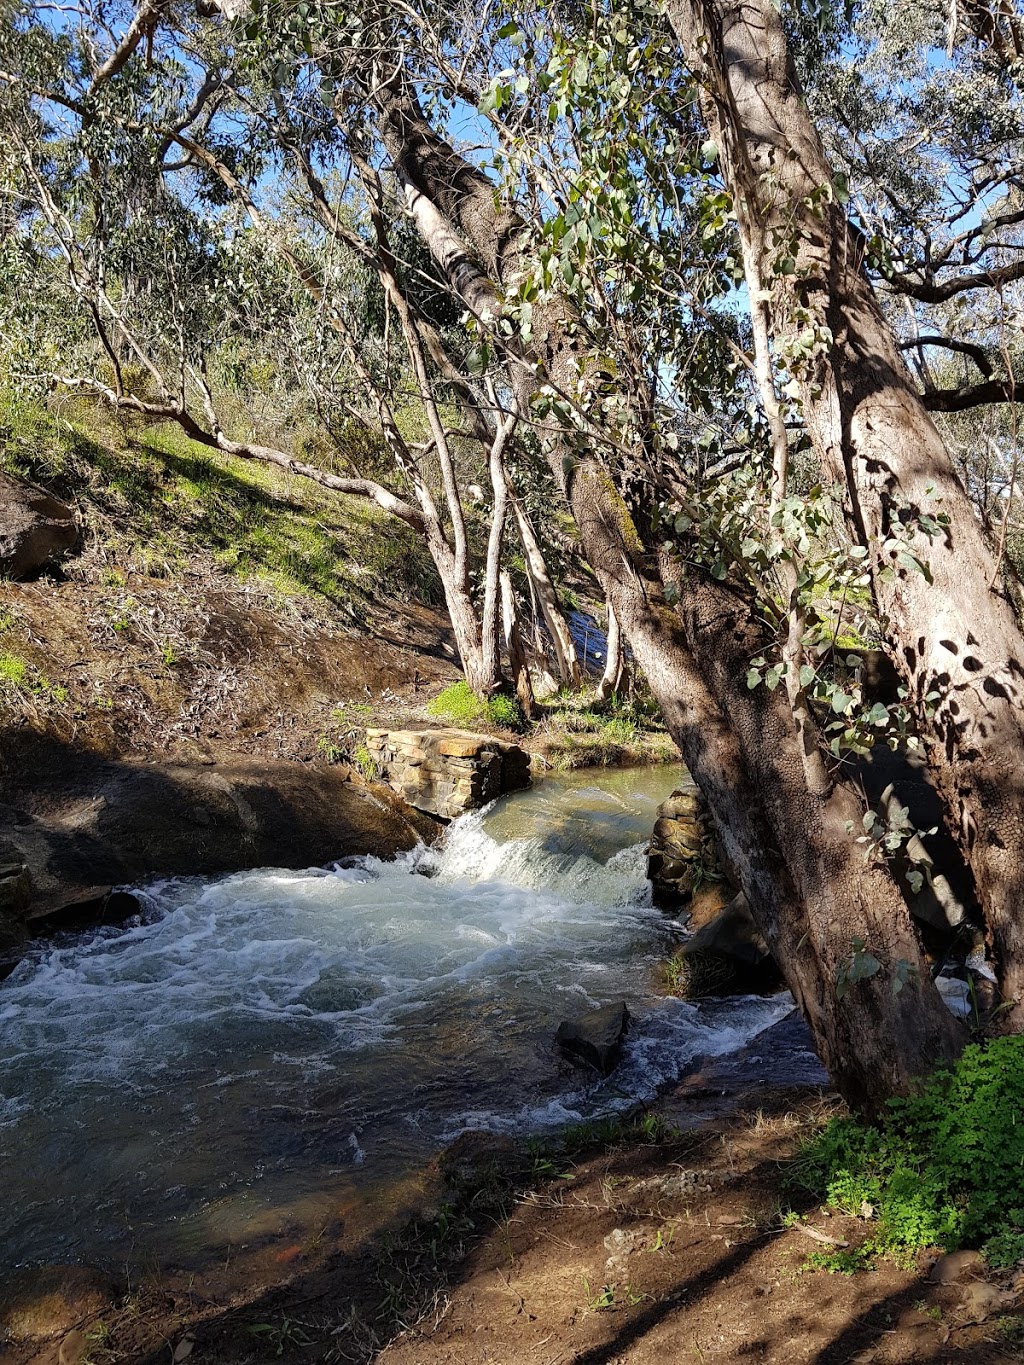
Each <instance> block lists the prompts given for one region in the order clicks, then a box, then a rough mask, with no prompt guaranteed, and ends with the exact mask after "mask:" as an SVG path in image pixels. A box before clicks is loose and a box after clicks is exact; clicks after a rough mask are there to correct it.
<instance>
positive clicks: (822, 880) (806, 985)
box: [375, 80, 961, 1109]
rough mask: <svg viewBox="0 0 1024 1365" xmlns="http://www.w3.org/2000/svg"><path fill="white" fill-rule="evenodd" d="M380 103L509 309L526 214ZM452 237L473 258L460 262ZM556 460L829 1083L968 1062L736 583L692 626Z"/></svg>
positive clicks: (857, 1089)
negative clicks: (811, 774) (767, 674)
mask: <svg viewBox="0 0 1024 1365" xmlns="http://www.w3.org/2000/svg"><path fill="white" fill-rule="evenodd" d="M375 98H378V99H379V104H378V107H379V111H380V115H381V125H382V129H383V133H384V138H385V142H386V145H387V147H388V151H389V153H390V155H391V156H392V158H393V160H394V162H395V164H396V166H397V167H398V168H399V174H400V175H401V176H403V177H404V178H405V179H406V180H407V181H411V182H412V183H414V184H415V188H416V192H417V193H418V194H420V195H422V196H424V197H425V198H426V199H428V200H429V201H430V202H431V203H432V204H434V205H435V206H436V205H438V204H441V205H443V207H444V212H445V214H446V215H447V216H448V218H449V219H450V222H448V223H447V224H446V225H445V231H444V233H443V235H442V238H441V240H440V241H439V242H437V243H434V242H432V240H431V235H430V232H429V231H428V232H427V234H426V235H425V237H424V240H425V243H426V245H427V247H428V248H430V249H431V250H434V253H435V258H436V259H437V260H438V261H439V262H441V263H442V264H445V262H446V261H448V260H450V259H454V260H457V263H458V269H457V271H456V270H455V269H452V270H451V271H450V274H449V279H450V282H451V284H452V287H453V289H454V290H456V291H459V290H463V289H465V290H467V293H466V294H464V295H462V297H463V298H464V299H465V300H466V301H467V302H468V301H469V300H470V299H471V300H472V306H473V307H474V310H475V311H477V312H478V313H481V312H482V311H483V310H486V311H487V312H488V313H493V314H494V315H495V316H496V315H497V311H498V300H497V294H496V292H495V290H494V287H493V285H492V286H491V289H490V295H489V296H488V292H487V287H488V284H489V282H488V281H487V279H486V277H485V276H484V275H483V272H481V271H480V270H479V269H475V270H474V268H473V263H472V255H473V254H475V255H476V257H477V259H478V260H481V261H484V262H490V268H491V269H492V271H493V272H494V278H495V279H496V280H497V281H498V282H499V283H501V284H502V285H503V286H504V287H506V288H507V287H509V286H510V284H511V283H512V282H513V281H514V279H515V277H516V275H517V273H518V272H519V271H520V269H521V268H522V264H523V261H522V258H521V255H520V252H521V251H522V249H523V248H522V245H521V238H522V233H521V229H519V230H517V227H516V220H515V219H514V216H513V215H511V214H509V213H508V212H505V211H503V210H502V209H501V207H500V205H498V204H497V202H496V199H495V195H494V192H493V188H492V187H491V186H490V184H489V182H488V181H487V180H486V178H485V177H483V176H482V175H481V173H480V172H478V171H477V170H476V169H475V168H474V167H472V166H470V165H469V164H468V163H467V162H465V161H463V160H462V159H461V158H460V157H459V156H458V155H457V154H456V153H455V152H454V150H453V149H452V148H451V147H450V146H449V145H448V144H447V143H444V142H443V141H442V140H441V139H439V138H438V137H437V136H436V135H435V134H434V133H433V130H432V129H431V128H430V126H429V124H427V122H426V120H425V118H424V117H423V114H422V111H421V110H420V108H419V105H418V102H417V101H416V99H415V95H414V94H413V93H412V92H411V90H410V89H409V88H408V86H407V85H405V84H404V83H403V82H402V81H401V80H398V81H396V82H393V83H392V84H391V85H390V86H388V87H386V88H382V89H380V90H378V92H377V93H376V95H375ZM417 221H418V222H421V221H422V222H425V223H426V222H429V221H431V219H430V216H429V215H423V216H422V219H420V218H418V219H417ZM453 228H454V229H455V230H456V231H457V232H460V233H462V234H463V235H464V236H465V237H466V238H468V241H469V243H470V245H471V247H472V249H473V252H472V253H470V252H468V251H462V252H458V251H454V252H453V237H452V231H453ZM469 276H471V281H470V285H467V278H468V277H469ZM560 316H561V315H560V312H559V308H558V306H557V305H556V307H555V308H554V309H553V310H552V312H551V315H550V316H546V317H545V318H544V319H543V320H540V319H538V317H537V311H536V310H535V315H534V321H535V335H541V336H543V337H544V338H545V343H544V346H543V349H542V350H540V351H539V353H535V354H532V355H530V356H528V357H524V359H526V360H528V361H529V364H522V365H519V364H516V363H515V361H514V358H513V365H512V370H513V383H514V384H515V385H518V386H519V388H520V402H521V403H522V404H525V403H528V401H529V398H530V396H531V395H532V393H533V391H534V389H535V388H536V387H537V386H538V385H539V383H540V382H543V376H544V375H547V376H548V377H549V378H550V381H551V382H552V383H554V384H555V385H556V386H557V387H558V388H560V389H562V390H563V391H569V392H573V391H575V386H576V384H577V381H578V378H579V374H578V368H577V364H576V358H575V350H574V343H573V340H572V339H571V336H570V335H569V330H568V329H567V328H563V327H562V326H561V325H560ZM538 324H540V325H538ZM550 464H551V468H552V472H553V474H554V476H555V478H556V480H557V481H558V483H559V484H560V486H561V487H562V489H563V491H564V493H565V496H566V498H567V501H568V503H569V506H570V509H571V510H572V513H573V516H574V517H575V520H576V524H577V526H578V528H579V532H580V537H581V541H582V544H583V548H584V551H585V553H586V555H587V558H588V560H589V562H590V564H591V566H592V568H593V569H594V571H595V573H596V574H597V576H598V579H599V581H600V582H601V585H602V587H603V588H604V591H605V593H606V595H607V599H608V601H609V603H610V604H611V606H612V608H613V610H614V611H615V613H616V615H617V617H618V618H619V621H620V623H621V626H622V629H623V631H624V632H625V634H626V636H627V638H628V640H629V642H630V646H631V648H632V650H633V653H634V656H635V658H636V660H637V662H638V664H639V665H640V666H641V667H642V668H643V670H644V672H645V674H646V675H647V677H648V679H649V681H650V684H651V687H652V690H653V691H654V693H655V695H656V696H657V698H658V700H659V703H660V704H661V707H662V711H663V714H664V716H665V721H666V724H667V726H668V728H669V731H670V733H671V734H672V736H673V738H674V739H675V741H676V743H677V744H678V745H679V747H680V750H681V752H682V754H683V758H684V760H685V761H686V763H687V766H688V767H689V768H690V771H691V773H692V774H693V777H694V779H695V780H696V782H697V784H698V786H699V787H700V788H701V790H702V792H703V793H704V795H705V797H706V798H707V800H708V805H709V808H710V810H711V813H712V816H713V819H714V822H715V826H716V831H717V833H718V837H719V841H720V846H721V849H722V853H723V856H724V859H725V861H726V863H727V864H728V865H729V866H731V868H732V869H733V870H734V872H735V873H736V874H737V875H738V877H739V880H740V884H741V885H742V887H743V889H744V891H745V893H746V895H747V899H748V901H749V903H750V907H751V911H752V913H753V915H754V918H755V920H756V922H757V924H758V926H759V928H760V929H761V932H762V933H763V934H764V936H765V938H766V940H767V941H768V943H769V944H770V946H771V947H772V950H773V952H774V953H775V956H776V959H777V961H778V963H779V966H780V968H781V969H782V972H783V974H784V976H785V978H786V981H787V983H788V984H789V986H790V988H791V989H792V991H793V993H794V996H795V997H796V999H797V1000H798V1002H799V1003H800V1005H801V1008H802V1009H803V1011H804V1014H805V1017H806V1018H807V1020H808V1022H809V1024H810V1026H811V1029H812V1031H813V1034H814V1038H815V1042H816V1045H817V1046H818V1048H819V1051H820V1053H821V1055H822V1058H823V1060H824V1061H825V1063H826V1065H827V1066H828V1067H829V1070H830V1072H831V1074H832V1075H833V1078H834V1079H835V1081H836V1083H837V1085H838V1086H839V1088H840V1089H841V1090H842V1092H843V1093H844V1095H846V1097H847V1098H848V1099H849V1100H850V1101H851V1102H852V1103H854V1104H856V1105H858V1106H860V1107H863V1108H867V1109H872V1108H875V1107H877V1106H878V1105H880V1104H881V1103H882V1102H883V1101H884V1100H885V1099H886V1098H888V1096H889V1095H891V1094H893V1093H898V1092H905V1091H906V1090H907V1089H909V1088H910V1086H911V1085H912V1083H913V1080H914V1078H915V1077H916V1076H918V1075H920V1074H922V1073H923V1072H925V1071H927V1070H929V1069H930V1067H931V1066H933V1065H934V1064H935V1062H936V1061H937V1060H940V1059H942V1058H947V1057H950V1056H952V1055H954V1054H955V1052H956V1051H957V1049H958V1047H959V1046H960V1042H961V1035H960V1030H959V1026H958V1025H957V1023H956V1022H955V1021H954V1020H953V1019H952V1016H951V1015H950V1014H949V1013H948V1011H947V1010H946V1008H945V1006H944V1004H943V1003H942V1000H941V998H940V997H939V994H938V992H937V990H936V989H935V987H934V984H933V982H932V981H931V977H930V975H929V973H928V971H927V968H926V966H925V964H924V962H923V960H922V957H921V953H920V948H919V945H918V942H917V938H916V935H915V933H914V930H913V926H912V925H911V922H910V917H909V913H908V911H907V908H906V905H905V902H904V901H903V899H902V897H901V895H900V893H899V890H898V888H897V887H896V884H895V882H894V881H893V879H892V877H891V875H890V874H889V872H888V869H887V868H885V867H884V866H874V865H871V864H866V863H864V861H863V858H862V855H861V853H860V850H859V849H858V847H857V846H856V844H854V842H853V840H852V838H851V834H850V831H849V828H848V824H849V822H850V821H851V820H853V821H854V822H855V823H859V817H860V813H861V809H862V808H861V807H860V805H859V803H858V800H857V797H856V795H855V793H853V792H852V791H850V790H849V789H846V788H837V789H834V790H831V791H827V792H825V793H821V794H815V795H812V794H811V793H810V792H809V791H808V789H807V785H806V781H805V777H804V764H803V760H802V756H801V753H800V742H799V739H798V737H797V735H796V731H795V728H794V725H793V720H792V716H791V714H790V713H789V709H788V707H789V702H788V698H787V697H786V694H785V692H784V691H781V690H780V691H776V692H774V693H773V692H769V691H768V690H767V689H758V693H757V695H755V694H753V693H750V692H749V689H746V688H745V685H744V681H743V680H744V677H745V672H746V664H747V663H749V659H750V657H751V653H752V652H758V650H759V648H760V646H761V644H762V643H763V642H762V641H760V640H759V639H757V638H756V630H755V628H754V626H753V624H752V623H751V621H750V620H749V619H743V613H742V610H741V608H740V607H739V606H738V605H737V602H736V599H735V598H734V597H733V595H732V594H731V593H730V592H729V591H728V589H726V588H725V587H724V586H723V585H715V584H714V583H713V582H711V581H710V580H709V581H708V582H707V583H701V584H693V585H688V586H689V587H690V588H691V589H692V591H691V595H690V598H689V599H688V606H687V610H686V613H685V617H684V621H681V620H680V619H679V618H678V617H677V616H676V614H675V613H674V612H672V611H671V610H670V609H669V608H668V607H667V605H666V604H665V602H664V600H663V599H662V597H661V594H660V589H659V587H658V584H657V583H656V582H654V581H652V580H650V579H649V578H648V577H647V576H646V572H645V570H644V568H643V559H642V547H641V544H640V540H639V537H638V535H637V532H636V529H635V527H634V526H633V523H632V519H631V518H630V516H629V513H628V510H627V509H626V507H625V504H624V503H623V502H622V499H621V497H620V496H619V494H618V492H617V490H616V489H615V486H614V484H613V483H612V480H611V479H610V477H609V475H608V474H607V473H606V471H604V470H603V469H602V468H601V467H600V466H599V465H598V464H597V463H596V462H595V461H593V460H592V459H588V458H584V459H580V458H579V452H578V451H577V450H576V449H575V448H574V447H573V445H572V444H571V442H567V444H566V446H565V448H564V449H559V448H558V447H557V445H555V446H553V448H552V450H551V452H550ZM684 622H685V623H684ZM858 945H861V946H862V947H864V948H866V950H867V951H869V952H870V953H872V954H873V959H874V960H877V962H878V964H879V965H878V968H877V970H875V971H873V972H868V971H865V970H864V968H865V967H866V966H867V965H868V959H866V958H863V957H861V958H860V959H859V961H858V957H857V954H858V951H859V949H858ZM844 972H845V973H846V974H847V976H848V977H851V976H852V977H853V978H854V984H851V985H850V988H849V990H848V991H843V990H842V989H841V988H840V983H841V979H842V976H843V973H844ZM904 978H905V980H906V984H905V985H903V987H902V989H899V990H894V985H895V984H896V982H897V981H898V980H900V979H904Z"/></svg>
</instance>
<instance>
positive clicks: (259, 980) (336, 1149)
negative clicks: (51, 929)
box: [0, 766, 791, 1267]
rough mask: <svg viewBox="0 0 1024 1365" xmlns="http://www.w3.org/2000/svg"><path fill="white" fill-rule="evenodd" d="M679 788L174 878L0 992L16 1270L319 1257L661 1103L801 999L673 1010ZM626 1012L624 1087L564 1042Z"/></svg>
mask: <svg viewBox="0 0 1024 1365" xmlns="http://www.w3.org/2000/svg"><path fill="white" fill-rule="evenodd" d="M682 781H685V772H684V771H683V770H681V769H679V768H676V767H672V766H666V767H661V768H654V769H626V770H618V771H612V772H600V773H595V772H593V771H587V772H583V773H575V774H564V775H559V776H553V777H548V778H545V779H544V780H543V781H540V782H538V784H537V785H536V786H535V787H534V788H533V789H532V790H530V791H526V792H521V793H517V794H515V795H514V796H511V797H507V798H504V799H503V800H502V801H500V802H498V803H496V804H495V805H494V806H493V807H491V808H490V809H489V810H488V811H486V812H483V813H482V814H481V813H477V814H473V815H469V816H464V817H463V818H462V819H460V820H459V821H457V822H456V823H455V824H454V825H452V826H451V828H450V830H449V832H448V838H447V841H446V843H445V845H444V847H443V849H441V850H438V851H433V850H424V849H419V850H417V851H415V852H413V853H411V854H408V855H404V856H402V857H399V858H398V859H396V860H395V861H394V862H382V861H379V860H376V859H373V858H360V859H346V860H345V861H344V862H343V864H341V865H339V866H336V867H333V868H328V869H320V868H312V869H309V870H307V871H302V872H293V871H283V870H275V869H261V870H259V871H254V872H244V873H239V874H237V875H234V876H229V877H221V878H217V879H204V878H179V879H176V880H173V881H165V882H161V883H158V884H154V885H151V886H148V887H146V888H144V889H143V890H142V891H141V892H139V893H138V894H139V896H140V900H141V901H142V902H143V904H144V907H145V913H144V915H143V916H142V919H141V922H140V923H137V924H134V925H130V926H127V927H124V928H105V929H100V930H95V931H91V932H89V933H86V934H78V935H75V936H68V937H67V938H66V939H65V940H64V941H59V942H57V943H50V944H47V945H45V946H41V947H40V948H39V949H38V950H37V951H35V952H34V954H33V955H32V956H31V957H29V958H28V959H27V960H25V961H24V962H23V963H22V964H21V965H20V966H19V967H18V969H17V970H16V971H15V972H14V973H13V975H11V976H10V977H9V978H8V979H7V980H6V981H4V982H3V983H2V984H0V1169H2V1170H3V1175H4V1180H3V1186H4V1195H3V1198H2V1199H0V1248H2V1251H0V1262H2V1263H3V1265H4V1266H5V1267H11V1266H16V1265H27V1264H38V1263H52V1262H57V1261H61V1262H67V1261H69V1260H84V1261H87V1262H89V1263H91V1264H108V1265H121V1266H124V1265H125V1264H128V1263H133V1264H161V1265H168V1264H174V1265H179V1266H181V1265H185V1266H188V1265H195V1266H201V1265H203V1264H204V1263H205V1262H207V1261H208V1260H209V1259H211V1258H213V1257H215V1256H220V1257H222V1256H224V1255H225V1254H226V1253H230V1250H231V1248H233V1247H236V1246H239V1245H243V1244H247V1243H249V1242H250V1241H252V1240H253V1239H260V1238H275V1237H278V1236H288V1237H293V1238H294V1237H303V1236H309V1235H311V1234H314V1233H315V1231H316V1229H317V1228H320V1227H323V1226H325V1225H326V1223H327V1222H328V1221H329V1220H330V1219H332V1218H343V1217H348V1216H349V1215H350V1213H352V1211H353V1210H356V1209H358V1208H359V1207H361V1206H368V1205H369V1204H370V1203H372V1201H373V1199H375V1198H379V1197H381V1191H383V1190H386V1189H394V1188H399V1187H401V1186H402V1184H403V1182H405V1181H409V1180H412V1179H413V1175H414V1173H415V1172H416V1171H417V1170H419V1169H422V1168H423V1167H424V1166H425V1165H426V1164H427V1163H428V1162H429V1160H430V1158H431V1157H432V1156H433V1155H434V1154H436V1152H437V1151H438V1149H439V1148H440V1147H441V1146H442V1145H444V1144H445V1143H447V1142H449V1141H451V1140H452V1139H453V1138H455V1137H456V1136H458V1134H460V1133H461V1132H463V1131H465V1130H466V1129H467V1128H469V1129H472V1128H482V1129H488V1130H492V1131H495V1132H498V1133H507V1134H514V1135H516V1136H524V1135H529V1134H531V1133H534V1134H538V1135H541V1134H543V1133H545V1132H546V1131H551V1130H552V1129H555V1128H557V1127H558V1126H560V1125H562V1124H565V1123H566V1122H570V1121H573V1120H576V1119H580V1118H584V1117H587V1116H591V1115H594V1114H598V1113H606V1112H608V1111H610V1110H616V1109H625V1108H627V1107H629V1106H631V1105H633V1104H635V1103H636V1102H637V1101H638V1100H644V1099H649V1098H652V1097H653V1096H654V1095H655V1094H656V1093H657V1091H658V1090H659V1088H661V1087H663V1086H664V1085H665V1084H666V1083H667V1082H669V1081H671V1080H673V1079H675V1078H676V1077H678V1076H679V1075H680V1074H681V1073H682V1072H683V1071H684V1070H685V1069H686V1067H687V1065H688V1064H689V1063H690V1062H691V1061H692V1060H693V1059H694V1058H696V1057H698V1056H705V1057H706V1056H723V1055H725V1054H728V1053H732V1052H734V1051H736V1050H737V1049H739V1048H741V1047H743V1045H744V1044H745V1043H747V1042H748V1041H749V1040H751V1039H752V1038H754V1037H756V1036H757V1035H758V1034H759V1033H761V1032H762V1031H763V1030H765V1029H766V1028H767V1027H769V1026H770V1025H772V1024H773V1023H775V1022H777V1021H778V1020H780V1019H782V1018H783V1017H785V1015H786V1014H787V1013H788V1012H789V1010H790V1008H791V1003H790V1001H789V997H788V996H776V997H772V998H759V997H740V998H730V999H725V1000H721V1001H715V1002H706V1003H702V1004H701V1005H700V1006H696V1005H693V1004H689V1003H685V1002H682V1001H678V1000H673V999H668V998H664V997H659V996H658V994H657V992H656V987H655V970H656V965H657V963H658V962H659V960H661V959H663V958H664V957H665V956H666V955H667V954H668V953H670V952H671V950H672V948H673V946H674V945H675V944H676V943H678V942H679V940H680V938H681V936H682V931H681V929H680V926H679V925H678V924H676V923H674V922H673V921H672V920H671V919H669V918H667V917H666V916H665V915H664V914H662V913H661V912H660V911H658V910H655V909H653V908H652V907H651V904H650V896H649V887H648V884H647V882H646V879H645V875H644V874H645V859H644V845H645V842H646V840H647V838H648V836H649V834H650V831H651V828H652V826H653V823H654V818H655V811H656V808H657V806H658V804H659V802H660V801H661V800H662V799H664V797H665V796H667V795H668V793H669V792H670V791H671V790H672V789H673V788H674V787H676V786H678V785H679V784H680V782H682ZM618 1000H625V1001H627V1002H628V1004H629V1008H630V1010H631V1011H632V1013H633V1016H634V1026H633V1029H632V1031H631V1033H630V1035H629V1039H628V1042H627V1046H626V1050H625V1056H624V1060H623V1062H622V1063H621V1065H620V1066H619V1067H618V1068H617V1070H616V1071H615V1073H614V1074H613V1075H612V1076H611V1077H610V1078H608V1079H607V1080H600V1079H598V1078H597V1077H595V1076H591V1075H588V1074H585V1073H584V1072H582V1071H579V1070H576V1069H574V1068H573V1067H571V1066H570V1065H569V1064H568V1063H566V1062H565V1061H564V1060H562V1059H561V1058H560V1057H559V1055H558V1053H557V1052H556V1050H555V1048H554V1046H553V1044H552V1036H553V1034H554V1031H555V1029H556V1027H557V1025H558V1023H559V1021H560V1020H561V1019H563V1018H565V1017H567V1016H572V1015H574V1014H578V1013H581V1012H582V1011H584V1010H586V1009H587V1008H588V1007H590V1006H593V1005H600V1004H606V1003H611V1002H614V1001H618Z"/></svg>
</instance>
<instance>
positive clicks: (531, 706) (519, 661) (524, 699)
mask: <svg viewBox="0 0 1024 1365" xmlns="http://www.w3.org/2000/svg"><path fill="white" fill-rule="evenodd" d="M501 618H502V624H503V626H504V632H505V648H506V649H507V650H508V666H509V671H510V672H511V674H512V677H513V680H514V681H515V687H516V696H517V697H518V698H519V705H520V706H521V707H522V711H523V715H524V716H525V717H526V719H527V720H534V719H535V718H536V715H537V702H536V698H535V697H534V695H533V683H532V681H531V679H530V669H529V665H528V664H527V662H526V649H525V647H524V646H523V634H522V631H521V630H520V629H519V612H518V611H517V609H516V598H515V593H514V592H513V590H512V577H511V575H510V574H509V572H508V570H507V569H502V571H501Z"/></svg>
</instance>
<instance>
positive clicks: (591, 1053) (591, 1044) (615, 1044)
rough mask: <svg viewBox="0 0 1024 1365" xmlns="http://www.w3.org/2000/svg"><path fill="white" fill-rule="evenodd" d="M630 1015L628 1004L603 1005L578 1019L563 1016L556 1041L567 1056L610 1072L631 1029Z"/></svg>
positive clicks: (614, 1066)
mask: <svg viewBox="0 0 1024 1365" xmlns="http://www.w3.org/2000/svg"><path fill="white" fill-rule="evenodd" d="M629 1023H630V1016H629V1010H628V1009H627V1008H626V1006H625V1004H624V1003H623V1004H618V1005H602V1006H601V1008H600V1009H595V1010H589V1011H588V1012H587V1013H586V1014H583V1015H580V1017H579V1018H577V1019H563V1020H562V1022H561V1023H560V1024H559V1025H558V1028H557V1030H556V1031H555V1042H556V1043H557V1044H558V1046H559V1047H560V1048H561V1049H562V1051H563V1052H564V1053H565V1055H566V1056H567V1057H569V1058H570V1059H571V1060H572V1061H574V1062H582V1063H583V1064H584V1065H585V1066H592V1067H593V1068H594V1070H595V1071H600V1073H601V1075H602V1076H608V1075H610V1074H611V1073H612V1072H613V1071H614V1070H615V1068H616V1066H618V1064H619V1060H620V1058H621V1057H622V1043H623V1040H624V1039H625V1037H626V1033H627V1031H628V1029H629Z"/></svg>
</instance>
